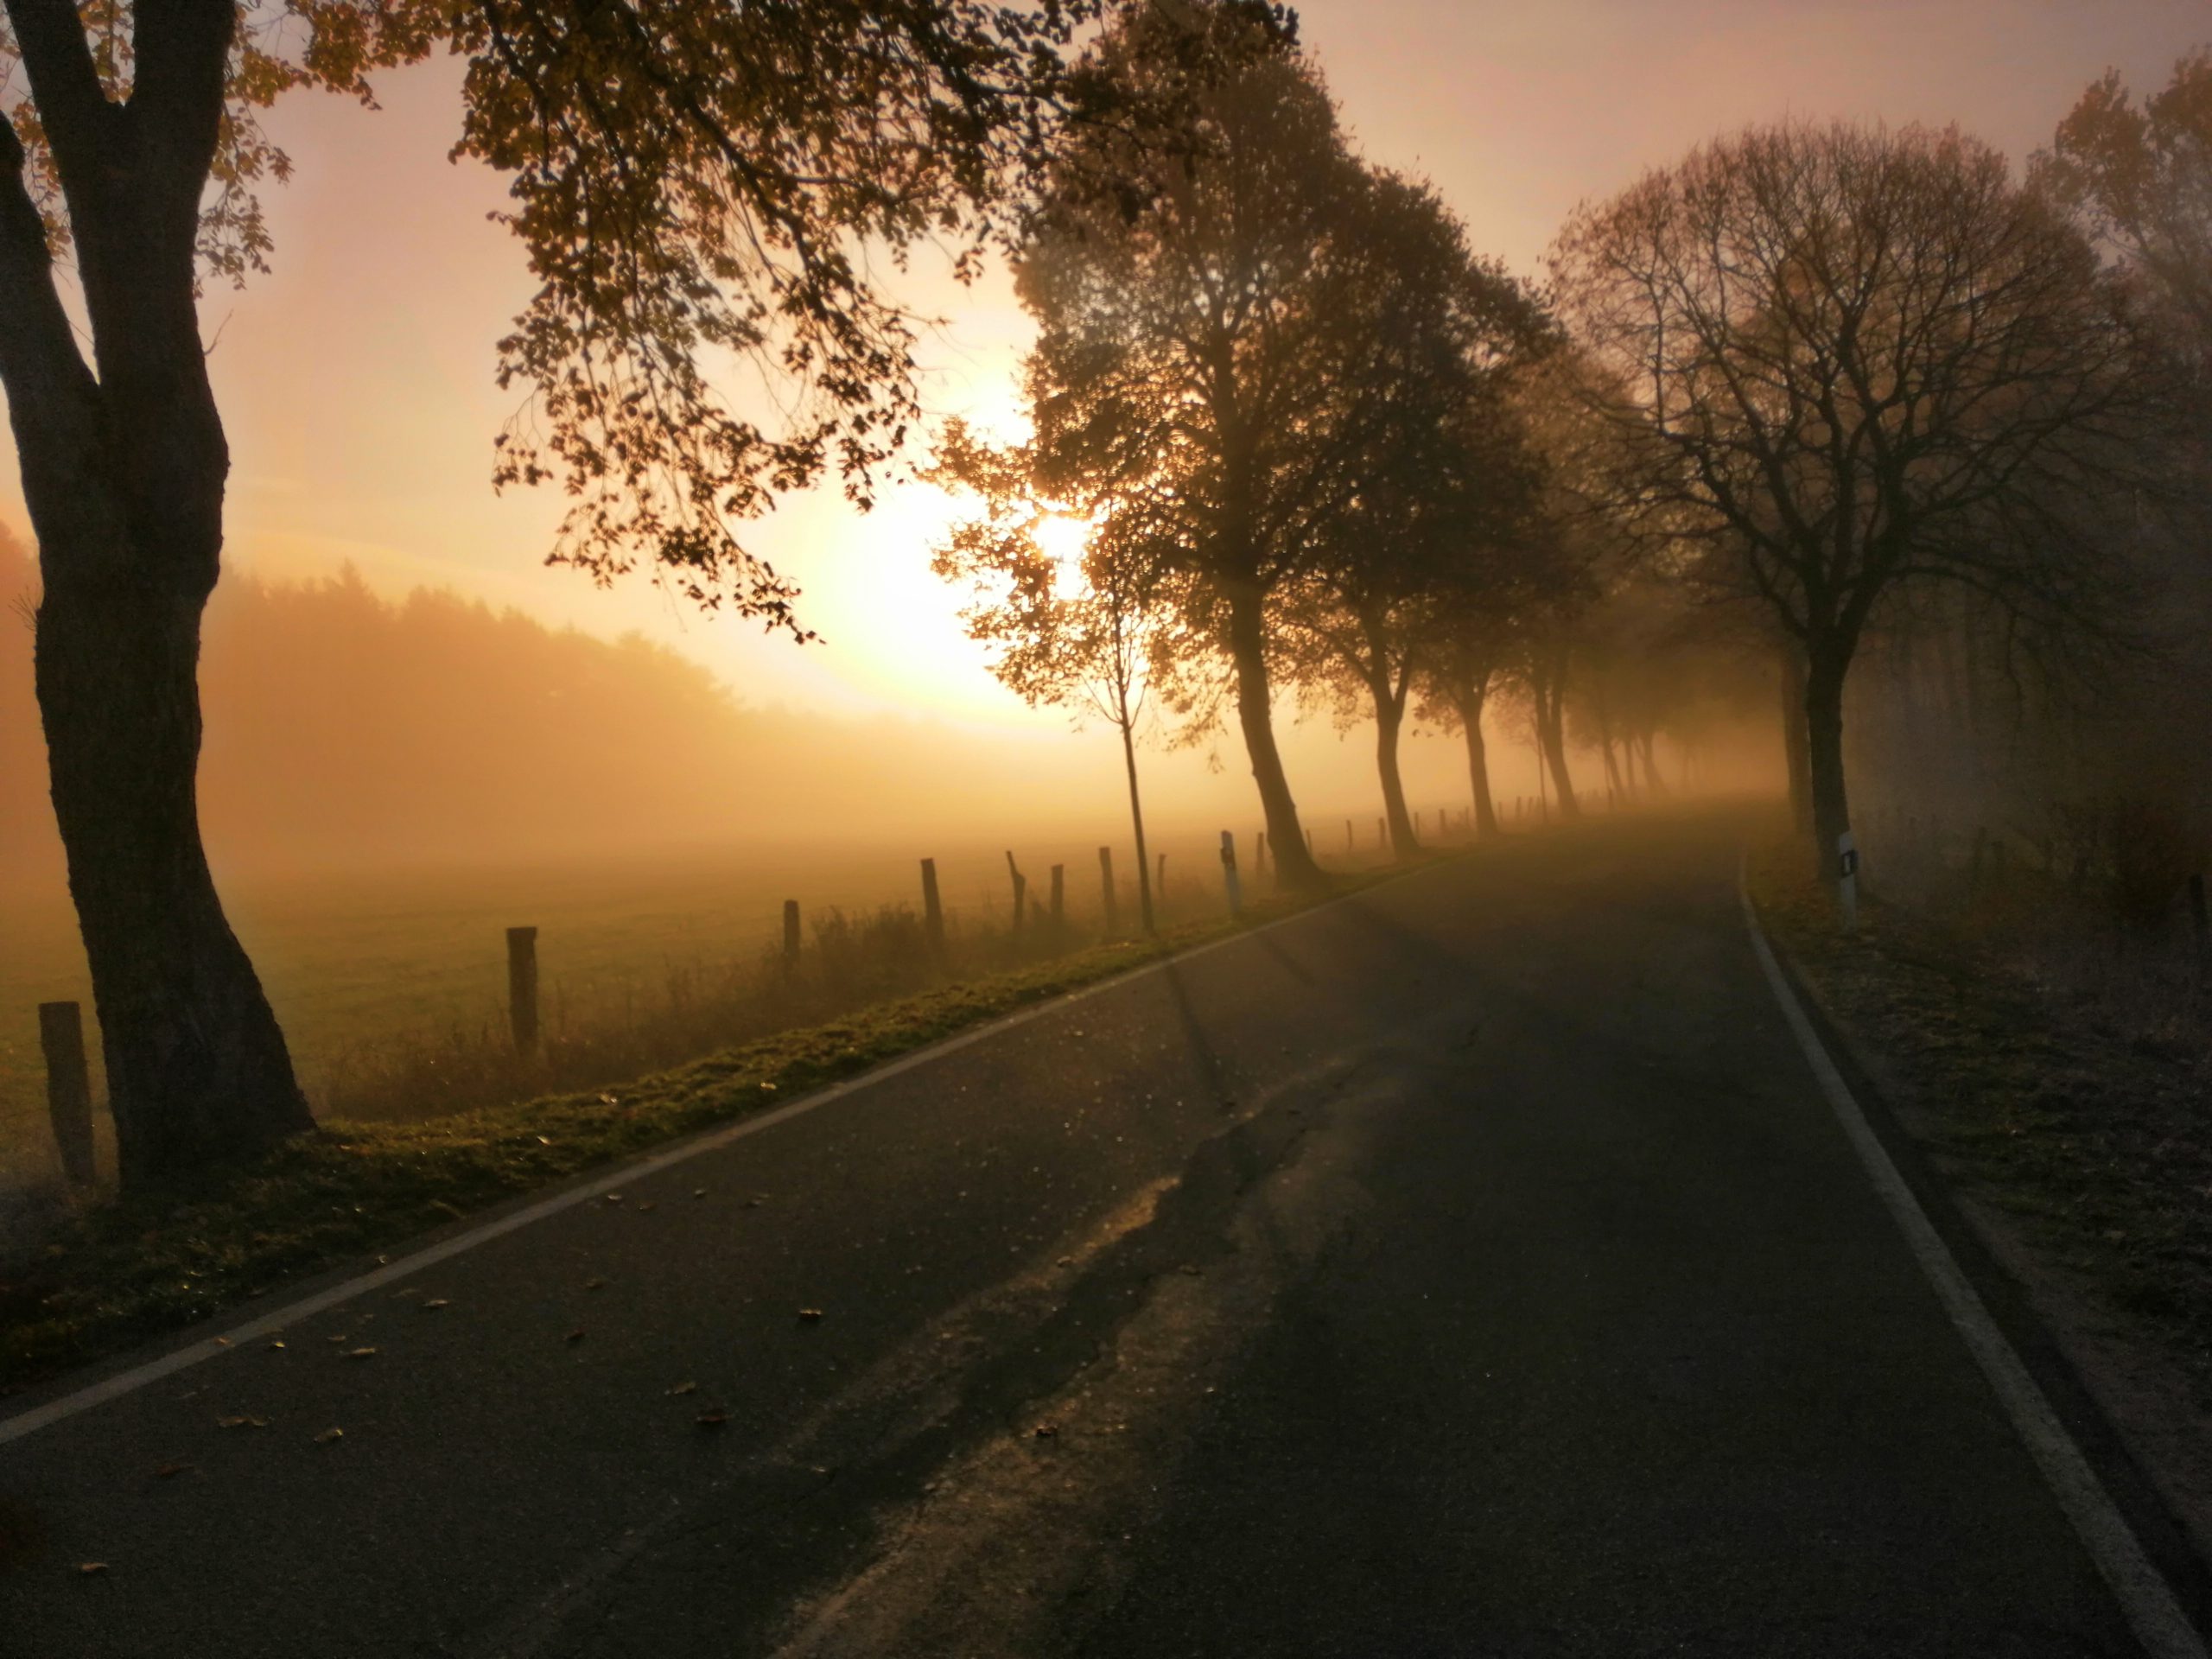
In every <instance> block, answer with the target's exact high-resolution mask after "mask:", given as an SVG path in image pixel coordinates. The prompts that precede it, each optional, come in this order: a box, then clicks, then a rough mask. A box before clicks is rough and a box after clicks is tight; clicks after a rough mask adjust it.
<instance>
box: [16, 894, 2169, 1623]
mask: <svg viewBox="0 0 2212 1659" xmlns="http://www.w3.org/2000/svg"><path fill="white" fill-rule="evenodd" d="M1452 861H1453V860H1452V858H1448V857H1447V858H1443V859H1436V860H1433V861H1427V862H1424V863H1421V864H1417V865H1415V866H1414V868H1411V869H1408V870H1403V871H1401V872H1399V873H1397V874H1393V875H1389V876H1385V877H1383V880H1379V881H1370V882H1368V883H1367V884H1366V885H1364V886H1363V887H1356V888H1354V889H1353V890H1352V891H1351V892H1350V893H1339V894H1338V895H1337V896H1336V897H1335V898H1333V899H1323V900H1322V901H1321V902H1320V903H1319V904H1315V905H1307V906H1303V907H1302V908H1300V909H1298V910H1294V911H1293V912H1291V913H1290V914H1289V915H1287V916H1278V917H1276V918H1274V920H1273V921H1270V922H1262V923H1261V924H1260V925H1258V926H1257V927H1247V928H1240V929H1239V930H1237V931H1236V932H1233V933H1226V934H1224V935H1223V936H1222V937H1221V938H1216V939H1208V940H1206V941H1205V943H1204V944H1194V945H1192V946H1190V947H1189V948H1188V949H1186V950H1178V951H1175V952H1173V954H1171V955H1168V956H1165V957H1155V958H1154V960H1152V961H1150V962H1147V963H1139V964H1138V965H1137V966H1135V967H1134V968H1130V969H1126V970H1125V971H1123V972H1122V973H1118V974H1114V975H1110V976H1108V977H1107V978H1104V979H1100V980H1095V981H1093V982H1091V983H1090V984H1088V985H1083V986H1078V987H1077V988H1076V989H1074V990H1071V991H1066V992H1064V993H1062V994H1061V995H1058V996H1053V997H1048V998H1046V1000H1045V1001H1041V1002H1036V1003H1033V1004H1031V1005H1030V1006H1029V1007H1026V1008H1019V1009H1016V1010H1015V1011H1014V1013H1012V1014H1001V1015H1000V1016H999V1017H998V1018H996V1019H995V1020H986V1021H984V1022H983V1023H982V1025H979V1026H971V1027H969V1028H968V1029H967V1030H966V1031H963V1032H957V1033H954V1034H953V1035H952V1036H950V1037H946V1038H942V1039H939V1040H938V1041H937V1042H934V1043H931V1044H930V1045H929V1046H926V1047H924V1048H917V1049H913V1050H912V1051H910V1052H907V1053H905V1054H901V1055H899V1057H898V1058H895V1059H890V1060H886V1061H885V1062H884V1063H883V1064H882V1065H879V1066H875V1067H873V1068H871V1069H870V1070H868V1071H863V1072H861V1073H860V1074H859V1075H858V1076H857V1077H847V1078H845V1079H843V1080H842V1081H841V1082H838V1083H833V1084H829V1086H827V1087H826V1088H823V1089H821V1090H817V1091H816V1092H815V1093H813V1094H810V1095H802V1096H800V1097H799V1098H798V1099H797V1100H793V1101H788V1102H786V1103H785V1104H783V1105H781V1106H778V1107H776V1108H774V1109H772V1110H770V1111H766V1112H760V1113H756V1114H754V1115H753V1116H749V1117H746V1118H742V1119H741V1120H740V1121H739V1122H734V1123H725V1124H721V1125H719V1126H718V1127H715V1128H709V1129H702V1130H700V1131H698V1132H697V1133H696V1134H695V1135H690V1136H687V1137H685V1138H683V1139H682V1140H678V1141H674V1142H672V1143H671V1144H670V1145H668V1146H666V1147H662V1148H660V1149H659V1150H658V1151H657V1152H651V1153H647V1154H644V1155H643V1156H641V1157H638V1158H634V1159H630V1160H624V1161H622V1162H620V1163H616V1164H613V1165H610V1166H607V1167H606V1168H605V1169H603V1170H601V1172H600V1173H597V1174H595V1175H591V1176H588V1177H585V1178H583V1179H580V1180H579V1181H578V1182H577V1183H576V1184H575V1185H569V1186H565V1187H561V1188H558V1189H556V1190H555V1191H554V1192H550V1193H548V1194H546V1195H545V1196H544V1197H543V1198H538V1199H536V1200H535V1201H533V1202H531V1203H527V1204H524V1205H522V1206H521V1207H520V1208H518V1209H515V1210H511V1211H507V1212H505V1214H501V1215H496V1216H494V1217H492V1218H491V1219H490V1220H488V1221H484V1222H480V1223H478V1224H475V1225H474V1226H468V1227H465V1228H463V1229H462V1230H460V1231H458V1232H455V1233H453V1234H450V1235H448V1236H447V1237H444V1238H442V1239H440V1240H439V1241H438V1242H437V1243H435V1244H429V1245H425V1246H424V1247H423V1248H422V1249H417V1250H413V1251H410V1252H409V1253H408V1254H407V1255H403V1256H400V1257H398V1258H397V1260H395V1261H392V1262H387V1263H385V1264H384V1265H382V1266H379V1267H376V1268H371V1269H369V1270H368V1271H367V1272H365V1273H358V1274H353V1275H352V1276H350V1277H348V1278H346V1279H344V1280H341V1281H340V1282H338V1283H336V1284H334V1285H329V1286H326V1287H324V1288H322V1289H321V1290H317V1291H310V1292H308V1293H307V1294H304V1295H301V1296H297V1297H295V1298H294V1299H293V1300H290V1301H288V1302H284V1303H283V1304H281V1305H280V1306H277V1307H275V1308H272V1309H270V1311H269V1312H268V1313H263V1314H259V1315H257V1317H255V1318H253V1319H248V1320H246V1321H245V1322H244V1323H243V1324H239V1325H224V1326H222V1328H221V1329H219V1330H218V1331H216V1332H211V1333H210V1334H208V1335H207V1336H204V1337H192V1336H190V1335H188V1334H187V1335H185V1336H184V1337H183V1338H182V1339H181V1342H180V1344H179V1345H178V1346H176V1347H175V1348H171V1349H169V1350H168V1351H166V1352H164V1353H161V1354H159V1355H157V1356H156V1357H154V1358H151V1359H148V1360H144V1361H142V1362H141V1363H138V1364H137V1365H131V1366H126V1367H125V1368H124V1370H120V1371H118V1372H116V1373H115V1374H114V1375H113V1376H106V1377H103V1378H101V1379H100V1380H99V1382H96V1383H86V1384H85V1385H84V1386H83V1387H81V1388H78V1389H71V1390H70V1391H69V1392H67V1393H66V1394H63V1395H59V1396H57V1397H56V1398H54V1399H52V1400H49V1401H48V1402H46V1403H45V1404H44V1405H41V1406H32V1407H29V1408H26V1409H24V1410H22V1411H18V1412H16V1413H13V1414H10V1415H8V1416H4V1417H0V1446H7V1445H10V1444H12V1443H13V1442H15V1441H16V1440H23V1439H26V1438H27V1437H29V1436H30V1435H32V1434H35V1433H37V1432H38V1431H39V1430H40V1429H42V1428H49V1427H53V1426H54V1424H56V1423H59V1422H64V1421H67V1420H68V1419H69V1418H72V1417H75V1416H78V1415H80V1414H83V1413H85V1412H87V1411H90V1410H91V1409H92V1408H94V1407H95V1406H102V1405H105V1404H107V1403H108V1402H110V1401H111V1400H120V1399H122V1398H123V1397H124V1395H130V1394H135V1393H137V1391H138V1390H139V1389H143V1388H144V1387H145V1386H146V1385H147V1384H149V1383H158V1382H160V1381H161V1380H162V1378H164V1377H168V1376H175V1375H176V1374H177V1373H178V1372H179V1371H183V1370H190V1369H191V1368H192V1367H193V1366H194V1365H198V1364H200V1363H203V1362H205V1361H207V1360H210V1359H213V1358H216V1357H218V1356H219V1355H222V1354H226V1353H229V1352H231V1351H232V1350H233V1349H235V1348H237V1347H238V1346H241V1345H242V1344H246V1343H250V1342H256V1341H258V1340H259V1339H260V1338H264V1337H267V1336H271V1335H273V1334H275V1333H276V1332H279V1331H282V1330H283V1328H284V1327H285V1326H287V1325H296V1324H298V1323H299V1322H300V1321H301V1320H302V1319H313V1318H314V1317H315V1315H316V1314H318V1313H327V1312H328V1311H329V1310H330V1309H331V1308H334V1307H337V1306H342V1305H343V1304H345V1303H346V1302H350V1301H352V1300H353V1299H354V1298H355V1297H357V1296H362V1295H365V1294H368V1293H369V1292H371V1291H373V1290H378V1289H380V1288H381V1287H384V1286H385V1285H389V1284H391V1283H393V1282H394V1281H397V1280H400V1279H404V1278H407V1277H408V1276H410V1274H417V1273H420V1272H422V1271H423V1269H424V1268H433V1267H435V1266H437V1265H438V1264H439V1263H440V1262H446V1261H450V1260H451V1259H452V1258H453V1257H454V1256H456V1255H463V1254H465V1253H466V1252H467V1251H469V1250H473V1249H475V1248H476V1247H477V1246H478V1245H480V1244H488V1243H491V1242H492V1241H493V1239H495V1238H503V1237H505V1236H506V1235H507V1234H509V1233H512V1232H518V1231H520V1230H522V1229H523V1228H524V1227H527V1226H530V1225H531V1224H533V1223H536V1222H539V1221H543V1220H544V1219H546V1218H547V1217H550V1216H556V1215H559V1214H560V1213H561V1212H563V1211H567V1210H573V1209H575V1207H576V1206H577V1205H582V1204H588V1203H589V1202H591V1200H592V1199H594V1198H599V1197H601V1196H603V1195H604V1194H606V1193H608V1192H617V1191H619V1190H620V1188H621V1187H623V1186H624V1185H626V1184H627V1183H630V1182H632V1181H638V1180H642V1179H645V1178H647V1177H649V1176H652V1175H657V1174H658V1173H660V1172H661V1171H663V1170H664V1169H671V1168H674V1167H675V1166H677V1165H678V1164H683V1163H688V1162H689V1161H690V1160H692V1159H694V1158H698V1157H702V1156H703V1155H705V1154H708V1153H710V1152H718V1151H720V1150H721V1148H722V1147H726V1146H728V1145H730V1144H732V1143H733V1142H734V1141H742V1140H744V1139H746V1138H747V1136H749V1135H759V1134H761V1133H762V1132H763V1131H765V1130H768V1129H772V1128H775V1127H776V1126H777V1125H779V1124H781V1123H786V1122H790V1121H791V1119H792V1118H795V1117H803V1116H805V1115H806V1114H808V1113H810V1112H813V1111H817V1110H819V1109H821V1108H823V1107H824V1106H828V1105H831V1104H834V1103H836V1102H837V1101H840V1100H842V1099H844V1098H845V1097H846V1096H849V1095H855V1094H858V1093H860V1092H861V1090H865V1089H870V1088H873V1087H874V1086H875V1085H876V1084H880V1083H885V1082H887V1081H888V1080H890V1079H891V1078H893V1077H899V1076H901V1075H903V1074H904V1073H906V1072H908V1071H913V1070H915V1069H916V1068H918V1067H920V1066H924V1065H929V1064H931V1062H933V1061H935V1060H938V1059H941V1058H944V1056H945V1055H947V1054H950V1053H953V1052H957V1051H958V1050H960V1049H963V1048H966V1047H967V1046H969V1044H971V1043H978V1042H981V1041H982V1040H983V1039H985V1038H987V1037H991V1036H995V1035H996V1034H997V1033H1000V1032H1004V1031H1011V1030H1012V1029H1014V1027H1017V1026H1023V1025H1027V1023H1028V1022H1029V1021H1031V1020H1036V1019H1039V1018H1041V1017H1042V1016H1043V1015H1045V1014H1052V1013H1056V1012H1058V1010H1060V1009H1062V1008H1065V1007H1070V1006H1071V1005H1073V1004H1075V1003H1077V1002H1080V1001H1084V1000H1085V999H1087V998H1090V997H1093V996H1099V995H1104V994H1105V993H1106V992H1108V991H1110V990H1113V989H1116V988H1117V987H1120V986H1123V985H1127V984H1129V983H1131V982H1135V981H1136V980H1140V979H1142V978H1143V977H1144V976H1146V975H1147V974H1156V973H1159V972H1160V971H1161V970H1163V969H1167V968H1172V967H1173V966H1175V965H1176V964H1177V963H1184V962H1190V961H1193V960H1195V959H1196V958H1198V957H1203V956H1205V955H1207V954H1209V953H1210V952H1212V951H1215V950H1224V949H1225V948H1227V947H1228V946H1230V945H1232V944H1239V943H1241V942H1243V940H1246V939H1253V938H1258V937H1259V936H1260V935H1262V934H1263V933H1272V932H1273V931H1274V930H1275V929H1277V928H1279V927H1287V926H1288V925H1290V924H1291V923H1293V922H1297V921H1302V920H1304V919H1305V918H1306V917H1309V916H1318V915H1319V914H1320V913H1321V912H1324V911H1328V910H1333V909H1335V908H1336V907H1337V906H1339V905H1344V904H1350V903H1351V901H1352V900H1353V899H1359V898H1362V897H1364V896H1365V895H1366V894H1368V893H1374V892H1377V891H1379V890H1380V889H1382V888H1384V887H1395V886H1396V885H1397V884H1398V883H1399V882H1401V881H1403V880H1408V879H1409V878H1411V877H1414V876H1416V875H1420V874H1425V873H1426V872H1427V871H1430V870H1433V869H1437V868H1441V867H1442V866H1443V865H1445V864H1446V863H1450V862H1452ZM218 1317H219V1316H218ZM2207 1659H2212V1656H2207Z"/></svg>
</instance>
